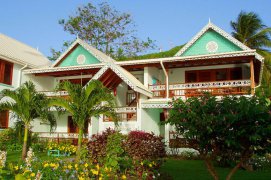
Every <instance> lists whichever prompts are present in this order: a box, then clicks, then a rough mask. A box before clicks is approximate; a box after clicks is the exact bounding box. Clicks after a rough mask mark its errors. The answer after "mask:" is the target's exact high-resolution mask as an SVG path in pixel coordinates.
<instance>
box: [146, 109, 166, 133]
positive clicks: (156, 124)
mask: <svg viewBox="0 0 271 180" xmlns="http://www.w3.org/2000/svg"><path fill="white" fill-rule="evenodd" d="M161 112H162V109H142V111H141V130H142V131H146V132H153V133H154V134H156V135H160V134H161V132H160V113H161Z"/></svg>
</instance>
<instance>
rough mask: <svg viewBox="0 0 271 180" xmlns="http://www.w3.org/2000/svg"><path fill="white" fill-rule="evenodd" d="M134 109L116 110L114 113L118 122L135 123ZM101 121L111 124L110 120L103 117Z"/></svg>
mask: <svg viewBox="0 0 271 180" xmlns="http://www.w3.org/2000/svg"><path fill="white" fill-rule="evenodd" d="M136 112H137V108H136V107H119V108H116V113H117V116H118V121H124V122H125V121H136V120H137V118H136ZM103 121H105V122H111V121H112V118H110V117H107V116H103Z"/></svg>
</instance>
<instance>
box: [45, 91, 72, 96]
mask: <svg viewBox="0 0 271 180" xmlns="http://www.w3.org/2000/svg"><path fill="white" fill-rule="evenodd" d="M40 93H44V94H45V95H46V96H48V97H53V96H68V95H69V94H68V92H67V91H40Z"/></svg>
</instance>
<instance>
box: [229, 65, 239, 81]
mask: <svg viewBox="0 0 271 180" xmlns="http://www.w3.org/2000/svg"><path fill="white" fill-rule="evenodd" d="M230 74H231V79H232V80H239V79H242V69H241V68H233V69H231V70H230Z"/></svg>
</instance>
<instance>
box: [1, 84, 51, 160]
mask: <svg viewBox="0 0 271 180" xmlns="http://www.w3.org/2000/svg"><path fill="white" fill-rule="evenodd" d="M0 97H2V98H1V100H2V101H1V104H0V110H11V111H12V112H13V113H15V114H16V116H17V117H18V118H19V119H20V120H21V121H22V122H23V124H24V140H23V150H22V159H25V157H26V152H27V141H28V132H29V130H30V128H31V122H32V121H34V119H37V118H39V119H41V120H42V121H46V122H49V123H50V125H51V128H52V127H54V126H55V125H56V120H55V117H54V115H53V114H52V113H51V112H50V109H49V106H48V105H49V104H48V103H49V101H48V99H47V98H46V96H45V95H44V94H41V93H38V92H37V90H36V89H35V86H34V84H33V83H32V82H31V81H29V82H25V83H24V84H23V85H22V86H20V87H19V88H18V89H16V90H8V89H5V90H3V91H2V92H1V95H0Z"/></svg>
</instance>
